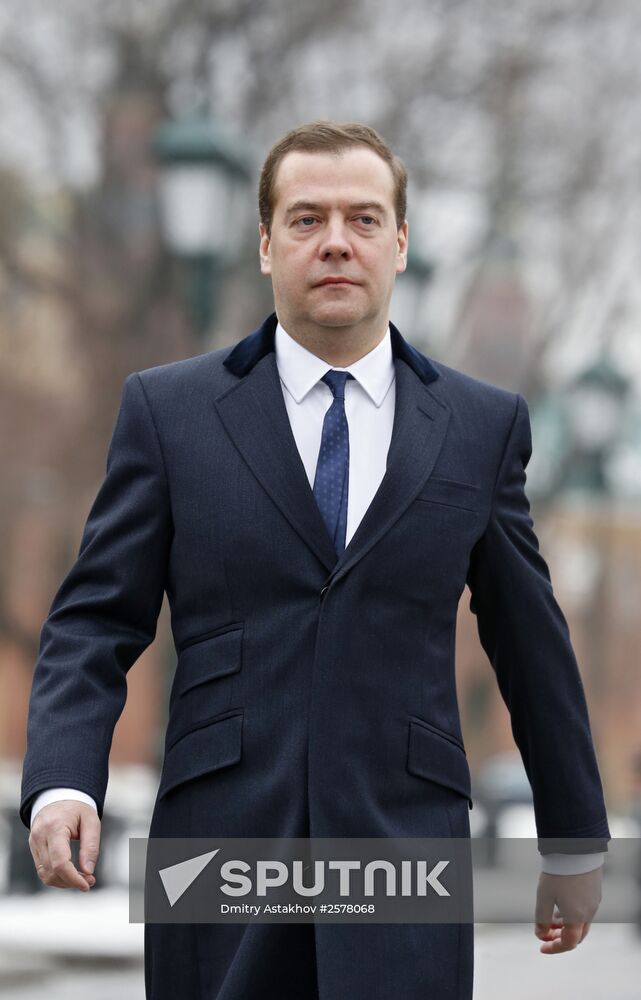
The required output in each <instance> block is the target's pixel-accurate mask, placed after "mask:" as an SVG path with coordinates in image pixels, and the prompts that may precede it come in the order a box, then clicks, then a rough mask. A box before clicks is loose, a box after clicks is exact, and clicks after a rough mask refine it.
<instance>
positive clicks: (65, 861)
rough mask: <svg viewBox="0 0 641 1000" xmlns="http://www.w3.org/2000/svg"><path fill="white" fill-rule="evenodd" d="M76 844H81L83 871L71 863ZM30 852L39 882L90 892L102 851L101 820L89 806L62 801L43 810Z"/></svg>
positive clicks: (32, 839)
mask: <svg viewBox="0 0 641 1000" xmlns="http://www.w3.org/2000/svg"><path fill="white" fill-rule="evenodd" d="M72 840H80V854H79V862H78V863H79V866H80V869H81V870H80V871H78V869H77V868H76V867H75V865H74V863H73V861H72V860H71V846H70V842H71V841H72ZM29 849H30V851H31V854H32V856H33V860H34V864H35V866H36V871H37V873H38V878H39V879H40V881H41V882H44V884H45V885H51V886H55V887H56V888H58V889H80V890H81V891H82V892H89V889H90V888H91V886H92V885H95V884H96V879H95V878H94V875H93V871H94V869H95V867H96V862H97V860H98V851H99V849H100V820H99V819H98V815H97V813H96V810H95V809H93V808H92V806H89V805H87V803H86V802H77V801H75V800H74V799H62V800H60V801H58V802H50V803H49V805H47V806H43V808H42V809H41V810H40V811H39V812H38V815H37V816H36V818H35V819H34V821H33V826H32V828H31V833H30V834H29Z"/></svg>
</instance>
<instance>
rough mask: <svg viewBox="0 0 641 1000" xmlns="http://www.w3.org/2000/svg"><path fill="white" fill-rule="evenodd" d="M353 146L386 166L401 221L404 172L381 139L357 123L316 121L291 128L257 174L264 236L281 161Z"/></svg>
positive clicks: (404, 203) (398, 222)
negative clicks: (370, 151) (299, 154)
mask: <svg viewBox="0 0 641 1000" xmlns="http://www.w3.org/2000/svg"><path fill="white" fill-rule="evenodd" d="M353 146H369V147H370V149H373V150H374V152H375V153H378V155H379V156H380V157H381V159H382V160H384V161H385V163H387V165H388V166H389V168H390V170H391V171H392V177H393V178H394V209H395V214H396V225H397V228H399V229H400V227H401V226H402V225H403V223H404V222H405V213H406V211H407V170H406V168H405V164H404V163H403V162H402V160H399V158H398V156H395V155H394V153H393V152H392V150H391V149H390V147H389V146H388V145H387V143H386V142H385V140H384V139H382V138H381V136H380V135H379V134H378V132H375V131H374V129H373V128H370V127H369V125H362V124H361V123H360V122H345V123H343V124H339V123H338V122H333V121H327V120H319V121H314V122H309V123H308V124H307V125H300V126H299V127H298V128H294V129H292V130H291V132H288V133H287V135H285V136H283V138H282V139H279V141H278V142H277V143H276V145H275V146H272V148H271V149H270V151H269V153H268V154H267V157H266V159H265V162H264V163H263V169H262V170H261V172H260V182H259V185H258V212H259V215H260V221H261V222H262V223H263V225H264V227H265V229H266V231H267V235H270V233H271V223H272V214H273V211H274V193H275V188H276V174H277V172H278V167H279V165H280V162H281V160H282V159H283V158H284V157H285V156H286V155H287V153H291V152H292V151H293V150H298V151H300V152H305V153H342V152H343V151H344V150H345V149H349V148H351V147H353Z"/></svg>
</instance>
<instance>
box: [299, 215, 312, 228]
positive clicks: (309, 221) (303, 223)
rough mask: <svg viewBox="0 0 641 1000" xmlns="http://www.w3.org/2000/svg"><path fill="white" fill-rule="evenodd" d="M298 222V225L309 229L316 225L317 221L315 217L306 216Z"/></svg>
mask: <svg viewBox="0 0 641 1000" xmlns="http://www.w3.org/2000/svg"><path fill="white" fill-rule="evenodd" d="M296 222H297V224H298V225H300V226H303V228H305V229H309V227H310V226H313V225H314V223H315V222H316V219H315V218H314V216H313V215H304V216H303V218H302V219H297V220H296Z"/></svg>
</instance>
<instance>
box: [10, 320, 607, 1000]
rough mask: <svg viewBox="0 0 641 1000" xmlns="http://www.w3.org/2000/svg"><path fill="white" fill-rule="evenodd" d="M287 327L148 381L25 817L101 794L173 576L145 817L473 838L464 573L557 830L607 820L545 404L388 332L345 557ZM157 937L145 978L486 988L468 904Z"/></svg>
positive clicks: (175, 929) (309, 992)
mask: <svg viewBox="0 0 641 1000" xmlns="http://www.w3.org/2000/svg"><path fill="white" fill-rule="evenodd" d="M275 326H276V317H275V316H274V315H272V316H270V317H269V318H268V319H267V320H266V321H265V323H264V324H263V325H262V327H261V328H260V329H258V330H257V331H256V332H254V333H253V334H251V335H250V336H248V337H246V338H245V339H244V340H242V341H240V342H239V343H238V344H237V345H236V346H235V347H234V348H233V349H230V348H225V349H222V350H216V351H213V352H210V353H207V354H204V355H202V356H199V357H194V358H190V359H187V360H184V361H179V362H177V363H173V364H168V365H162V366H160V367H156V368H151V369H149V370H146V371H142V372H137V373H133V374H131V375H129V376H128V377H127V379H126V381H125V384H124V390H123V396H122V403H121V407H120V412H119V415H118V419H117V423H116V427H115V431H114V434H113V439H112V442H111V445H110V448H109V454H108V460H107V474H106V478H105V480H104V483H103V485H102V487H101V489H100V491H99V494H98V496H97V498H96V500H95V502H94V505H93V507H92V509H91V512H90V515H89V518H88V521H87V524H86V528H85V531H84V535H83V538H82V542H81V547H80V553H79V556H78V559H77V562H76V563H75V565H74V566H73V568H72V569H71V571H70V572H69V574H68V575H67V577H66V578H65V580H64V581H63V583H62V585H61V586H60V589H59V590H58V593H57V594H56V596H55V599H54V601H53V605H52V607H51V611H50V613H49V616H48V618H47V620H46V622H45V624H44V626H43V630H42V637H41V647H40V654H39V658H38V662H37V667H36V671H35V676H34V682H33V690H32V696H31V703H30V711H29V723H28V747H27V754H26V758H25V762H24V773H23V787H22V803H21V815H22V819H23V821H24V823H25V824H26V825H28V824H29V809H30V805H31V801H32V800H33V797H34V795H35V794H36V793H38V792H39V791H41V790H42V789H44V788H47V787H53V786H72V787H76V788H79V789H82V790H84V791H85V792H88V793H89V794H90V795H92V796H93V797H94V799H95V800H96V802H97V803H98V809H99V814H100V815H102V808H103V801H104V796H105V789H106V785H107V773H108V770H107V768H108V756H109V750H110V745H111V739H112V732H113V728H114V725H115V723H116V720H117V719H118V717H119V715H120V713H121V711H122V708H123V705H124V702H125V698H126V691H127V671H128V670H129V668H130V667H131V666H132V664H133V663H134V662H135V660H136V659H137V658H138V657H139V656H140V654H141V653H142V651H143V650H144V649H145V648H146V647H147V646H148V645H149V643H151V641H152V640H153V638H154V635H155V632H156V623H157V617H158V614H159V610H160V607H161V603H162V600H163V594H164V593H165V592H166V593H167V596H168V600H169V604H170V608H171V624H172V630H173V637H174V641H175V644H176V650H177V654H178V663H177V668H176V673H175V678H174V681H173V688H172V692H171V699H170V710H169V720H168V727H167V733H166V742H165V753H164V762H163V769H162V774H161V778H160V785H159V789H158V796H157V799H156V803H155V808H154V812H153V818H152V822H151V830H150V835H151V836H155V837H210V836H212V837H215V836H218V837H260V836H267V837H304V836H312V837H397V836H398V837H423V836H434V837H449V836H454V837H467V836H469V832H470V826H469V809H470V806H471V794H470V773H469V768H468V762H467V758H466V754H465V749H464V744H463V738H462V734H461V728H460V723H459V713H458V707H457V698H456V688H455V675H454V647H455V627H456V617H457V606H458V603H459V599H460V598H461V595H462V593H463V590H464V587H465V585H466V584H468V585H469V588H470V591H471V607H472V610H473V611H474V612H475V614H476V616H477V619H478V627H479V634H480V638H481V642H482V644H483V647H484V649H485V651H486V653H487V655H488V657H489V660H490V662H491V664H492V667H493V669H494V671H495V674H496V678H497V681H498V684H499V687H500V691H501V694H502V695H503V698H504V699H505V701H506V703H507V706H508V708H509V711H510V713H511V721H512V727H513V732H514V737H515V740H516V743H517V745H518V747H519V750H520V752H521V754H522V757H523V761H524V764H525V768H526V770H527V774H528V777H529V779H530V782H531V785H532V789H533V793H534V805H535V813H536V822H537V831H538V834H539V837H601V836H603V837H607V836H608V827H607V819H606V813H605V808H604V802H603V795H602V789H601V783H600V778H599V773H598V769H597V764H596V759H595V754H594V750H593V745H592V740H591V736H590V728H589V721H588V715H587V711H586V705H585V698H584V693H583V688H582V684H581V679H580V674H579V671H578V669H577V664H576V661H575V658H574V654H573V652H572V648H571V646H570V641H569V637H568V629H567V626H566V623H565V620H564V617H563V615H562V613H561V611H560V610H559V607H558V605H557V603H556V601H555V598H554V596H553V592H552V587H551V584H550V579H549V574H548V570H547V566H546V564H545V562H544V560H543V558H542V557H541V555H540V553H539V550H538V544H537V539H536V537H535V534H534V532H533V526H532V521H531V519H530V515H529V506H528V501H527V499H526V493H525V490H524V485H525V471H524V470H525V466H526V464H527V462H528V459H529V456H530V449H531V442H530V426H529V418H528V411H527V406H526V404H525V401H524V400H523V398H522V397H521V396H520V395H518V394H514V393H511V392H508V391H505V390H502V389H498V388H496V387H493V386H490V385H487V384H485V383H482V382H479V381H477V380H475V379H472V378H470V377H468V376H465V375H463V374H461V373H459V372H456V371H454V370H452V369H450V368H448V367H446V366H444V365H442V364H440V363H436V362H433V361H431V360H429V359H427V358H426V357H424V356H423V355H422V354H420V353H419V352H418V351H417V350H415V349H414V348H413V347H412V346H411V345H409V344H408V343H407V342H406V341H405V340H404V339H403V337H402V336H401V334H400V333H399V331H398V330H397V329H396V328H395V327H392V330H391V335H392V349H393V354H394V363H395V368H396V410H395V417H394V426H393V433H392V440H391V445H390V449H389V453H388V457H387V470H386V473H385V476H384V478H383V481H382V483H381V485H380V487H379V489H378V491H377V493H376V495H375V496H374V499H373V500H372V503H371V505H370V507H369V508H368V510H367V512H366V514H365V516H364V517H363V519H362V521H361V523H360V524H359V526H358V529H357V530H356V532H355V534H354V536H353V537H352V539H351V540H350V542H349V544H348V545H347V547H346V549H345V551H344V553H343V554H342V555H341V556H340V557H339V558H337V556H336V553H335V551H334V549H333V546H332V543H331V541H330V538H329V536H328V534H327V531H326V528H325V524H324V522H323V519H322V516H321V514H320V512H319V510H318V508H317V506H316V503H315V500H314V496H313V493H312V490H311V489H310V485H309V481H308V479H307V476H306V474H305V469H304V467H303V463H302V461H301V458H300V456H299V453H298V450H297V447H296V443H295V440H294V437H293V434H292V430H291V427H290V424H289V420H288V416H287V411H286V407H285V402H284V399H283V394H282V389H281V384H280V381H279V376H278V369H277V366H276V357H275V354H274V332H275ZM535 888H536V887H535V886H533V887H532V893H533V905H534V893H535ZM145 941H146V966H145V971H146V983H147V997H148V998H149V1000H178V998H180V1000H182V998H185V1000H272V998H273V1000H308V998H310V1000H311V998H314V997H318V998H319V1000H392V998H394V1000H396V998H403V1000H470V998H471V995H472V965H473V961H472V954H473V940H472V925H470V924H460V925H459V924H449V925H448V924H439V925H434V924H428V923H425V924H405V925H404V924H395V925H391V924H387V925H383V924H379V925H376V924H359V923H352V924H345V923H342V924H317V925H314V924H306V925H299V926H295V925H288V924H258V923H254V924H242V925H240V924H236V925H222V924H210V925H206V924H192V925H183V926H179V925H161V924H148V925H147V926H146V928H145ZM533 947H534V945H533Z"/></svg>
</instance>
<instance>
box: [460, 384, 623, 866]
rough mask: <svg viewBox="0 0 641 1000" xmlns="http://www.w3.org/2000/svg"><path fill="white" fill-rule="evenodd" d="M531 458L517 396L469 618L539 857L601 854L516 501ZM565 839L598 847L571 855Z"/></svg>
mask: <svg viewBox="0 0 641 1000" xmlns="http://www.w3.org/2000/svg"><path fill="white" fill-rule="evenodd" d="M531 451H532V442H531V432H530V421H529V414H528V409H527V404H526V402H525V400H524V399H523V398H522V397H521V396H518V395H517V396H516V401H515V409H514V416H513V420H512V424H511V427H510V430H509V433H508V435H507V440H506V444H505V448H504V451H503V456H502V459H501V463H500V466H499V470H498V474H497V477H496V482H495V487H494V493H493V498H492V508H491V511H490V516H489V520H488V523H487V527H486V530H485V532H484V534H483V535H482V537H481V538H480V539H479V541H478V542H477V544H476V545H475V547H474V549H473V551H472V555H471V559H470V567H469V573H468V580H467V582H468V585H469V588H470V591H471V601H470V608H471V610H472V611H473V612H474V614H475V615H476V618H477V626H478V632H479V637H480V640H481V644H482V646H483V648H484V650H485V652H486V653H487V656H488V657H489V660H490V662H491V664H492V667H493V668H494V671H495V673H496V678H497V682H498V686H499V689H500V692H501V695H502V697H503V700H504V701H505V704H506V705H507V708H508V710H509V713H510V720H511V726H512V733H513V735H514V740H515V742H516V745H517V747H518V749H519V751H520V754H521V757H522V759H523V764H524V767H525V770H526V773H527V776H528V779H529V781H530V785H531V786H532V793H533V798H534V811H535V817H536V827H537V834H538V837H539V849H540V850H541V851H542V853H546V852H548V851H561V852H563V851H567V852H568V853H573V852H577V853H578V852H581V851H583V852H584V851H591V850H604V849H606V843H607V839H609V836H610V834H609V830H608V823H607V816H606V810H605V804H604V799H603V790H602V786H601V779H600V776H599V771H598V767H597V762H596V756H595V752H594V747H593V743H592V737H591V733H590V724H589V719H588V711H587V706H586V700H585V694H584V690H583V685H582V682H581V676H580V673H579V669H578V666H577V662H576V659H575V655H574V652H573V649H572V646H571V642H570V635H569V630H568V626H567V623H566V620H565V618H564V616H563V613H562V611H561V609H560V608H559V605H558V604H557V602H556V599H555V597H554V593H553V589H552V584H551V581H550V573H549V570H548V567H547V565H546V563H545V560H544V559H543V557H542V555H541V553H540V552H539V544H538V540H537V537H536V535H535V532H534V526H533V523H532V519H531V517H530V507H529V503H528V499H527V496H526V493H525V481H526V476H525V469H526V466H527V463H528V461H529V459H530V455H531ZM542 838H546V839H547V838H552V839H554V838H560V841H559V843H557V844H554V843H552V840H550V841H548V842H547V843H545V844H543V843H542ZM565 838H600V839H598V840H597V839H595V840H594V841H592V840H590V841H588V840H583V846H580V843H581V841H579V844H577V845H571V843H570V842H569V841H566V840H565Z"/></svg>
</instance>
